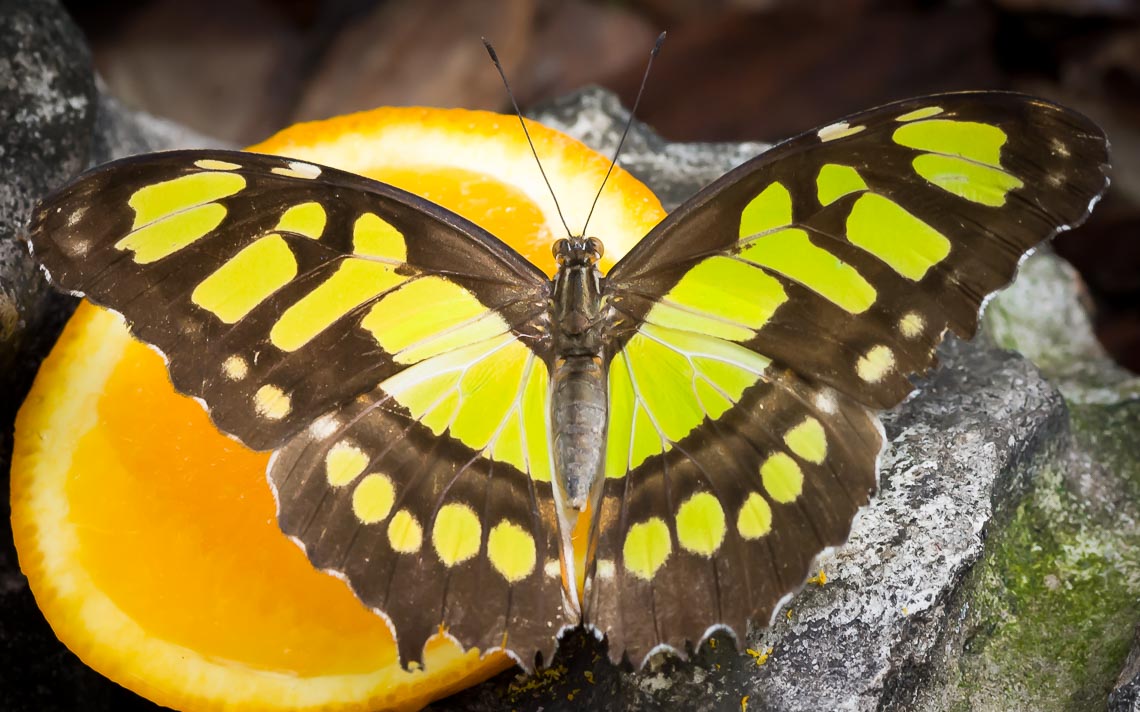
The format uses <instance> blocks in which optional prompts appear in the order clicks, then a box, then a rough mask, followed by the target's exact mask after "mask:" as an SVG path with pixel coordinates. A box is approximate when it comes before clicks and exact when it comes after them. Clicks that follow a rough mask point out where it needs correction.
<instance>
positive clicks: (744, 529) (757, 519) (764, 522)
mask: <svg viewBox="0 0 1140 712" xmlns="http://www.w3.org/2000/svg"><path fill="white" fill-rule="evenodd" d="M771 530H772V507H771V506H770V505H769V504H768V501H767V500H766V499H764V496H763V495H761V494H760V493H759V492H753V493H752V494H750V495H748V499H746V500H744V504H743V505H741V507H740V514H738V515H737V517H736V531H738V532H740V536H742V537H744V538H745V539H759V538H760V537H762V536H764V535H765V534H767V533H768V532H770V531H771Z"/></svg>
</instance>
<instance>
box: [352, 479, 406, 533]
mask: <svg viewBox="0 0 1140 712" xmlns="http://www.w3.org/2000/svg"><path fill="white" fill-rule="evenodd" d="M395 503H396V485H395V483H393V482H392V478H391V477H389V476H388V475H385V474H384V473H382V472H372V473H370V474H368V475H365V476H364V477H363V478H362V479H361V480H360V483H359V484H357V485H356V487H355V488H354V489H353V490H352V513H353V514H355V515H356V518H357V519H359V520H360V523H361V524H376V523H377V522H382V521H384V520H385V519H387V517H388V514H389V513H391V511H392V505H393V504H395Z"/></svg>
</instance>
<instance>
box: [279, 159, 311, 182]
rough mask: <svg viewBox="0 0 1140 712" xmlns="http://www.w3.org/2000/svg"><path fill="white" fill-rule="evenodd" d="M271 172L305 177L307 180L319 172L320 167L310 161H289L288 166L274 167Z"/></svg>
mask: <svg viewBox="0 0 1140 712" xmlns="http://www.w3.org/2000/svg"><path fill="white" fill-rule="evenodd" d="M273 172H274V173H276V174H277V175H279V176H288V177H290V178H307V179H309V180H312V179H313V178H316V177H317V176H319V175H320V174H321V169H320V168H317V167H316V166H314V165H313V164H311V163H302V162H301V161H289V166H288V168H274V169H273Z"/></svg>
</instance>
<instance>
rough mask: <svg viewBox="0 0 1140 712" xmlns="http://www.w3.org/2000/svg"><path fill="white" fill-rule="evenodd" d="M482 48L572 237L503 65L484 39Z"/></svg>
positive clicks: (568, 233) (560, 217) (482, 38)
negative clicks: (484, 48)
mask: <svg viewBox="0 0 1140 712" xmlns="http://www.w3.org/2000/svg"><path fill="white" fill-rule="evenodd" d="M480 39H481V40H483V46H484V47H486V48H487V54H489V55H491V61H492V62H494V63H495V69H497V70H499V76H500V77H501V78H502V80H503V86H504V87H506V88H507V96H509V97H510V98H511V105H512V106H514V107H515V116H518V117H519V125H520V126H522V130H523V133H524V134H526V142H527V143H528V144H530V152H531V153H532V154H534V162H535V163H537V164H538V172H539V173H541V174H542V180H543V181H544V182H545V183H546V189H547V190H549V191H550V197H551V198H552V199H553V200H554V209H555V210H557V211H558V219H559V220H561V221H562V227H564V228H566V235H567V237H574V234H573V233H571V232H570V226H569V225H567V224H566V218H565V217H563V215H562V206H560V205H559V204H558V196H557V195H555V194H554V188H552V187H551V186H550V179H549V178H547V177H546V171H544V170H543V169H542V161H540V160H538V151H536V150H534V141H532V140H531V139H530V131H527V129H526V122H525V121H523V115H522V111H521V110H520V109H519V103H518V102H517V101H515V93H514V92H513V91H511V85H510V83H509V82H508V81H507V75H506V74H505V73H504V72H503V65H502V64H500V63H499V55H498V54H496V53H495V48H494V47H492V46H491V43H490V42H489V41H487V38H486V37H481V38H480Z"/></svg>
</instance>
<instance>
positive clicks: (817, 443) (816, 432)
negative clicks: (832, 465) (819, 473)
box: [784, 417, 827, 465]
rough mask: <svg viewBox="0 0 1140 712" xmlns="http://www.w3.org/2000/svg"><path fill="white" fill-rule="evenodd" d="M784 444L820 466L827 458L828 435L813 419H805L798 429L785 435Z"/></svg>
mask: <svg viewBox="0 0 1140 712" xmlns="http://www.w3.org/2000/svg"><path fill="white" fill-rule="evenodd" d="M784 443H785V444H787V446H788V448H790V449H791V451H792V452H793V453H795V454H796V455H798V456H800V457H801V458H803V459H805V460H807V461H808V462H814V463H815V464H817V465H819V464H822V463H823V461H824V459H825V458H826V457H827V435H826V434H825V433H824V432H823V426H822V425H821V424H820V422H819V421H818V420H816V419H815V418H812V417H807V418H804V419H803V421H802V422H801V423H800V424H799V425H797V426H796V427H794V428H792V429H791V430H789V431H788V432H787V433H785V434H784Z"/></svg>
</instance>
